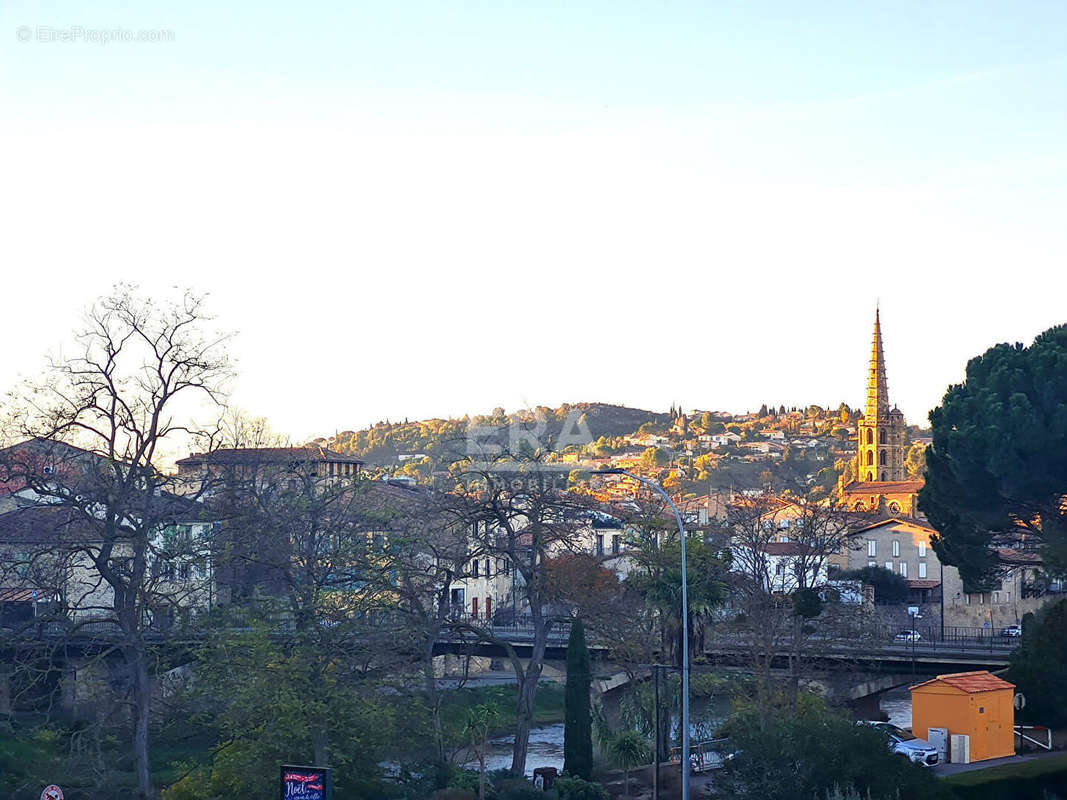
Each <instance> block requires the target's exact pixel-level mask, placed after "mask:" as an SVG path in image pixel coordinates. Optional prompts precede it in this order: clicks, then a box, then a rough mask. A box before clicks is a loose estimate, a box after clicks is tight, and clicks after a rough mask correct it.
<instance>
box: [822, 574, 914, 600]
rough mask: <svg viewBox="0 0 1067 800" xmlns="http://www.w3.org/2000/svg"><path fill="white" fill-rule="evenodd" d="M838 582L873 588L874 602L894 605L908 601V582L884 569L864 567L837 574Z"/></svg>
mask: <svg viewBox="0 0 1067 800" xmlns="http://www.w3.org/2000/svg"><path fill="white" fill-rule="evenodd" d="M837 579H838V580H843V581H862V582H863V583H866V584H869V585H871V586H873V587H874V602H876V603H878V604H879V605H895V604H897V603H903V602H904V601H905V600H907V599H908V592H909V591H910V589H909V587H908V581H907V579H905V578H902V577H901V576H900V575H897V574H896V573H895V572H890V571H889V570H887V569H885V568H884V567H864V568H863V569H854V570H848V571H844V572H839V573H838V574H837Z"/></svg>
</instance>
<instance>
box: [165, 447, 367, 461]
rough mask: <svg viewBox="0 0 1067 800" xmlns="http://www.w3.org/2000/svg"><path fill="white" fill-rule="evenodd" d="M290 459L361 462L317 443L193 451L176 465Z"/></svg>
mask: <svg viewBox="0 0 1067 800" xmlns="http://www.w3.org/2000/svg"><path fill="white" fill-rule="evenodd" d="M291 461H302V462H311V461H339V462H344V463H349V464H362V463H363V462H362V461H361V460H360V459H358V458H356V457H355V456H346V455H343V454H341V453H338V452H336V451H334V450H328V449H327V448H325V447H320V446H318V445H306V446H304V447H237V448H226V449H221V450H213V451H212V452H210V453H193V454H192V455H190V456H189V457H188V458H183V459H181V460H180V461H178V462H177V463H178V465H179V466H182V465H189V466H195V465H196V464H279V463H288V462H291Z"/></svg>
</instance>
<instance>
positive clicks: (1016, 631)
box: [1000, 625, 1023, 636]
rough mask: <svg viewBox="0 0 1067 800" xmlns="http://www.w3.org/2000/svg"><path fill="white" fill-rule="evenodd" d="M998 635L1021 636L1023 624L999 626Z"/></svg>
mask: <svg viewBox="0 0 1067 800" xmlns="http://www.w3.org/2000/svg"><path fill="white" fill-rule="evenodd" d="M1000 635H1001V636H1022V635H1023V626H1022V625H1009V626H1008V627H1006V628H1001V629H1000Z"/></svg>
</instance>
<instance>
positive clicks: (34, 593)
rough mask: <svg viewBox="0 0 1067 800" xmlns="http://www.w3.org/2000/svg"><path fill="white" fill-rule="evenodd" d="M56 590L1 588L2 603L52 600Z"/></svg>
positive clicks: (0, 598)
mask: <svg viewBox="0 0 1067 800" xmlns="http://www.w3.org/2000/svg"><path fill="white" fill-rule="evenodd" d="M53 594H54V592H51V591H48V590H47V589H0V603H28V602H30V601H31V600H51V599H52V595H53Z"/></svg>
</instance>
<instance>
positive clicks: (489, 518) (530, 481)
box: [439, 453, 591, 775]
mask: <svg viewBox="0 0 1067 800" xmlns="http://www.w3.org/2000/svg"><path fill="white" fill-rule="evenodd" d="M457 472H459V473H460V474H461V475H462V476H463V478H464V479H465V484H464V485H465V488H464V489H463V490H461V491H458V492H456V493H451V494H449V495H442V496H441V497H440V498H439V503H440V506H439V507H440V509H441V511H442V512H443V513H446V514H449V515H451V516H452V517H453V518H454V519H456V520H457V522H459V523H460V524H461V525H462V526H465V527H466V528H467V529H468V530H469V531H470V532H471V533H470V536H471V545H470V546H471V549H470V551H469V557H470V556H476V555H484V556H488V557H489V560H490V562H491V563H492V562H494V561H495V560H497V559H500V560H501V561H506V562H507V563H508V564H510V565H512V567H513V573H514V577H515V581H516V586H515V587H514V591H515V592H517V598H519V597H521V600H518V599H517V603H518V602H521V609H522V612H523V614H524V621H525V622H526V624H527V625H528V627H529V630H530V634H531V635H532V644H531V648H530V657H529V659H528V661H527V663H526V665H525V666H523V663H522V659H521V658H520V657H519V655H518V653H517V651H516V649H515V647H514V645H513V643H512V642H510V641H508V639H507V637H506V636H503V635H497V633H495V632H494V630H493V627H492V621H491V620H471V619H466V620H454V621H452V622H451V623H450V628H451V629H452V630H457V631H466V632H469V633H470V634H472V635H473V636H476V637H477V638H479V639H480V640H482V641H485V642H489V643H492V644H495V645H497V646H499V647H501V648H502V649H503V650H504V652H505V653H506V654H507V657H508V659H509V660H510V662H511V665H512V668H513V670H514V672H515V677H516V680H517V681H518V702H517V708H516V724H515V744H514V747H513V749H512V760H511V771H512V773H514V774H516V775H522V774H524V773H525V769H526V756H527V752H528V750H529V741H530V728H531V727H532V725H533V711H534V700H535V698H536V696H537V687H538V683H539V681H540V679H541V671H542V669H543V667H544V659H545V650H546V648H547V646H548V640H549V636H550V635H551V633H552V631H553V630H555V629H558V628H560V626H561V625H564V624H566V623H568V622H569V614H567V613H565V612H563V611H561V610H560V609H557V608H553V606H552V603H551V600H552V597H551V591H550V583H549V581H548V579H547V568H548V564H549V562H550V561H551V560H552V559H553V558H555V557H558V556H560V555H562V554H564V553H568V552H577V551H580V550H582V549H588V548H589V545H590V542H586V541H585V540H584V539H583V534H586V533H587V532H588V530H589V516H590V514H589V512H590V507H591V504H590V501H589V499H588V498H587V497H585V496H583V495H579V494H575V493H569V492H567V491H566V489H565V485H566V475H567V473H566V472H560V471H558V470H553V469H551V467H549V466H548V465H546V464H544V463H543V461H542V458H541V455H540V454H539V453H535V454H533V455H530V454H523V455H520V456H518V457H512V456H510V455H506V456H500V455H498V456H496V457H494V459H493V460H492V461H489V462H480V463H474V462H473V461H468V462H466V463H465V464H464V465H462V467H461V468H460V469H459V470H457Z"/></svg>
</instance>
